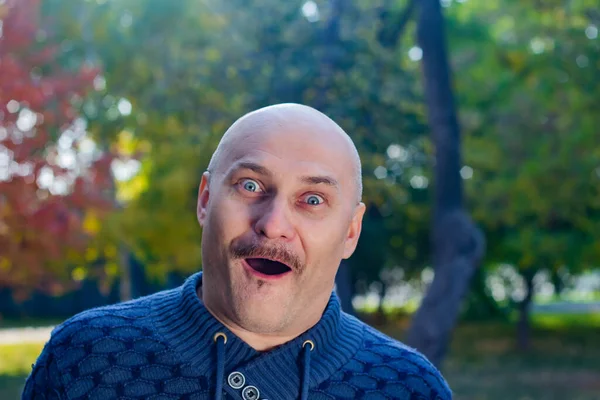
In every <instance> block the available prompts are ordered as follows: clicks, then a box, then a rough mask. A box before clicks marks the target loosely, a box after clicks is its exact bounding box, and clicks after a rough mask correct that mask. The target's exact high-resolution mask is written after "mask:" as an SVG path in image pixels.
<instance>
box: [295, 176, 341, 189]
mask: <svg viewBox="0 0 600 400" xmlns="http://www.w3.org/2000/svg"><path fill="white" fill-rule="evenodd" d="M300 180H301V181H302V182H304V183H307V184H309V185H319V184H325V185H327V186H331V187H333V188H339V186H340V185H339V183H338V181H336V180H335V179H333V178H331V177H329V176H303V177H301V178H300Z"/></svg>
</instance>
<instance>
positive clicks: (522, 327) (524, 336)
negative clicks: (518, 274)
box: [517, 271, 535, 351]
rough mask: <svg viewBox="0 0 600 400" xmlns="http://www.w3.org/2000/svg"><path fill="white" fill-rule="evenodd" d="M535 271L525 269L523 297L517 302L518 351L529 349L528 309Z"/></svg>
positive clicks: (531, 296)
mask: <svg viewBox="0 0 600 400" xmlns="http://www.w3.org/2000/svg"><path fill="white" fill-rule="evenodd" d="M534 276H535V273H534V272H532V271H525V273H523V279H524V280H525V291H526V292H525V298H524V299H523V301H521V302H520V303H519V322H518V323H517V346H518V349H519V350H520V351H527V350H529V345H530V336H531V335H530V332H531V328H530V321H529V310H530V308H531V300H532V298H533V278H534Z"/></svg>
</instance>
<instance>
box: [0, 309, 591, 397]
mask: <svg viewBox="0 0 600 400" xmlns="http://www.w3.org/2000/svg"><path fill="white" fill-rule="evenodd" d="M532 322H533V324H534V328H533V330H532V338H531V344H532V345H531V349H530V350H529V351H527V352H520V351H518V350H516V343H515V327H514V325H511V324H509V323H501V322H495V323H461V324H460V326H459V327H458V328H457V330H456V332H455V333H454V336H453V341H452V346H451V349H450V351H449V354H448V357H447V359H446V362H445V364H444V367H443V373H444V376H445V377H446V379H447V380H448V382H449V383H450V386H451V387H452V390H453V391H454V393H455V399H456V400H538V399H544V400H559V399H560V400H565V399H569V400H592V399H594V400H598V399H599V398H600V395H599V394H600V362H598V360H600V334H599V332H600V314H589V315H550V314H548V315H535V316H533V318H532ZM43 325H47V324H46V323H44V324H43ZM407 325H408V320H407V318H402V317H398V318H397V319H394V320H393V322H390V323H387V324H385V325H384V326H377V327H378V328H380V329H381V330H382V331H384V332H386V333H388V334H390V335H392V336H394V337H396V338H398V339H401V340H402V338H403V337H404V333H405V331H406V328H407ZM42 346H43V344H42V343H40V344H20V345H0V355H1V356H0V399H2V400H13V399H19V398H20V393H21V390H22V385H23V383H24V381H25V378H26V377H27V374H28V373H29V372H30V371H31V364H32V363H33V362H34V361H35V359H36V358H37V356H38V355H39V353H40V351H41V349H42Z"/></svg>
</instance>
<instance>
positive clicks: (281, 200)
mask: <svg viewBox="0 0 600 400" xmlns="http://www.w3.org/2000/svg"><path fill="white" fill-rule="evenodd" d="M282 130H285V131H282ZM347 146H348V145H347V143H344V142H343V141H342V140H341V138H340V137H339V136H336V135H332V134H331V132H329V134H323V132H318V131H317V130H316V129H315V127H314V126H312V125H307V124H295V125H293V126H287V127H282V126H278V125H277V124H266V125H265V124H261V126H260V127H258V126H257V127H256V128H252V127H249V128H246V129H245V131H244V132H243V133H240V134H239V135H238V136H237V138H236V140H235V141H233V143H231V144H229V147H228V148H227V150H228V151H227V152H226V154H225V155H223V156H222V159H221V161H220V162H219V165H218V166H217V167H216V168H215V171H214V172H213V174H212V175H211V176H208V174H205V175H204V177H203V179H202V183H201V185H200V194H199V201H198V219H199V221H200V223H201V225H202V226H203V238H202V251H203V269H204V276H205V277H206V281H207V282H209V283H208V287H203V291H204V292H205V293H204V294H205V295H208V296H209V297H210V298H212V299H213V302H214V303H215V304H217V306H216V307H220V308H221V309H220V310H218V312H219V313H221V314H224V315H226V316H227V318H228V319H230V320H232V321H233V322H235V323H236V324H238V325H239V326H240V327H242V328H243V329H245V330H248V331H252V332H255V333H276V332H277V333H284V332H288V331H290V332H291V331H292V330H293V329H294V326H295V324H300V323H301V321H302V320H303V319H308V318H310V316H311V311H312V310H318V309H319V307H320V309H321V310H322V307H323V305H324V304H323V303H324V302H326V301H327V299H328V298H329V294H330V293H331V290H332V287H333V283H334V279H335V274H336V272H337V268H338V266H339V263H340V261H341V260H342V259H343V258H347V257H349V256H350V255H351V254H352V252H353V251H354V249H355V247H356V242H357V240H358V236H359V234H360V227H361V220H362V215H363V212H364V205H362V204H359V203H358V201H357V196H356V186H355V185H356V182H355V180H354V174H353V165H352V158H351V157H350V156H349V151H348V147H347ZM315 312H316V311H315ZM313 314H314V312H313Z"/></svg>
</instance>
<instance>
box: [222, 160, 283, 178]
mask: <svg viewBox="0 0 600 400" xmlns="http://www.w3.org/2000/svg"><path fill="white" fill-rule="evenodd" d="M241 169H249V170H250V171H252V172H255V173H257V174H259V175H265V176H272V175H273V174H272V173H271V171H269V170H268V169H267V168H265V167H263V166H262V165H260V164H256V163H253V162H248V161H245V162H240V163H238V164H237V165H236V166H235V167H233V168H232V169H231V174H234V173H235V172H237V171H239V170H241Z"/></svg>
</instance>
